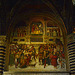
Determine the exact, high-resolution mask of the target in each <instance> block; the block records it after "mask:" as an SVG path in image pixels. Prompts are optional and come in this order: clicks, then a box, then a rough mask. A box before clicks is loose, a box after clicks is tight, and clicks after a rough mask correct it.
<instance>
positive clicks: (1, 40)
mask: <svg viewBox="0 0 75 75" xmlns="http://www.w3.org/2000/svg"><path fill="white" fill-rule="evenodd" d="M5 41H6V36H0V75H2V74H3V70H4V61H5V51H6V44H5Z"/></svg>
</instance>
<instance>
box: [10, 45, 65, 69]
mask: <svg viewBox="0 0 75 75" xmlns="http://www.w3.org/2000/svg"><path fill="white" fill-rule="evenodd" d="M36 51H38V52H36ZM37 59H38V60H39V61H38V62H37ZM9 61H10V62H9V65H10V66H13V65H14V64H15V68H17V67H20V68H25V67H27V66H34V67H35V65H36V64H37V63H38V64H39V65H43V66H44V68H45V67H46V65H53V66H54V67H55V68H57V65H60V66H61V68H64V64H65V57H64V50H63V46H59V45H56V44H42V45H40V46H39V48H38V50H36V48H35V47H34V45H26V44H11V45H10V59H9ZM32 62H35V63H34V64H31V63H32Z"/></svg>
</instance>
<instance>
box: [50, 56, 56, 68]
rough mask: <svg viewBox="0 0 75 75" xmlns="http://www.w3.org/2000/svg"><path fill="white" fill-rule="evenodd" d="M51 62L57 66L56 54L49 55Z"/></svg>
mask: <svg viewBox="0 0 75 75" xmlns="http://www.w3.org/2000/svg"><path fill="white" fill-rule="evenodd" d="M50 58H51V64H52V65H53V66H54V67H56V66H57V55H52V56H51V57H50Z"/></svg>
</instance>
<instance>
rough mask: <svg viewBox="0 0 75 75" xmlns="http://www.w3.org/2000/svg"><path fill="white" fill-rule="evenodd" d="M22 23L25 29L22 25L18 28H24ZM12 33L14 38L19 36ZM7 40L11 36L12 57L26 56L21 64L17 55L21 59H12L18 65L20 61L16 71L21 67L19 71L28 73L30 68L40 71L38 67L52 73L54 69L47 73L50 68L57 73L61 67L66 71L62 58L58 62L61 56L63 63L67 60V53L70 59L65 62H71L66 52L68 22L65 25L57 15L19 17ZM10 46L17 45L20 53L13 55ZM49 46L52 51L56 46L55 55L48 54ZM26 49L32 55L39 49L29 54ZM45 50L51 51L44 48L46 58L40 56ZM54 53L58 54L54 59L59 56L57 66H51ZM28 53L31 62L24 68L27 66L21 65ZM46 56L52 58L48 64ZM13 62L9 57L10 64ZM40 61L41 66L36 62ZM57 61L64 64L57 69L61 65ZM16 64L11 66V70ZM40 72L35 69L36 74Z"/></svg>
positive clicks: (25, 15)
mask: <svg viewBox="0 0 75 75" xmlns="http://www.w3.org/2000/svg"><path fill="white" fill-rule="evenodd" d="M19 17H20V18H19ZM19 21H21V25H18V24H20V23H19ZM22 23H23V25H22ZM26 27H27V28H26ZM15 30H16V31H15ZM20 30H21V31H20ZM24 30H26V31H24ZM17 31H18V32H17ZM26 32H27V33H26ZM11 33H13V34H14V33H17V34H14V35H11ZM7 36H8V43H9V45H8V48H9V49H8V53H10V57H11V56H12V55H11V54H15V53H19V52H21V51H22V54H23V56H21V57H20V61H18V60H19V59H18V55H17V57H16V56H15V57H14V56H12V57H13V60H15V61H13V63H14V62H16V60H17V62H16V63H17V64H16V63H15V67H14V69H15V68H16V67H18V66H19V68H22V67H24V69H27V67H28V66H29V67H30V66H35V67H34V68H36V69H37V68H38V67H36V65H39V66H40V64H41V67H42V66H43V71H51V69H49V70H48V69H47V70H44V68H47V67H49V68H51V67H54V68H53V69H54V70H53V71H56V70H57V71H58V70H59V69H58V68H57V67H58V66H60V67H61V69H62V68H63V69H64V67H62V63H63V62H62V61H60V62H59V58H58V57H59V56H62V55H63V57H61V58H62V59H61V60H63V58H64V54H63V52H65V57H66V58H65V59H66V60H68V59H67V58H68V57H67V54H66V52H67V50H66V28H65V25H64V22H63V21H62V19H61V17H60V16H57V15H56V14H54V13H53V14H52V13H48V12H42V13H33V12H32V11H31V12H30V13H22V14H17V15H15V16H14V17H13V18H12V21H11V23H10V28H9V31H8V35H7ZM44 44H45V45H44ZM10 45H13V46H15V45H17V46H18V49H17V50H16V51H15V50H14V51H12V50H10ZM57 45H58V46H60V47H59V48H60V49H61V50H56V47H57ZM20 46H21V47H20ZM47 46H50V47H52V46H53V51H52V52H50V51H48V48H49V47H47ZM22 47H23V48H22ZM24 47H25V48H28V47H29V48H28V49H27V51H30V49H31V48H33V47H34V48H35V50H32V51H33V52H32V51H30V52H29V54H28V52H27V51H25V50H24ZM30 47H31V48H30ZM41 47H47V50H45V48H43V51H42V52H43V54H42V56H40V55H41V52H40V51H41V50H40V48H41ZM63 47H64V50H65V51H64V50H63ZM38 48H39V49H38ZM51 50H52V48H51ZM54 51H55V53H54V55H56V60H55V62H56V63H54V64H53V63H51V61H52V59H51V56H50V55H52V54H53V52H54ZM11 52H12V53H11ZM24 53H27V55H25V60H28V62H26V63H24V65H23V63H21V58H24ZM30 53H31V55H30ZM47 53H48V54H47ZM39 54H40V55H39ZM45 54H47V55H49V56H48V60H45V58H44V55H45ZM59 54H61V55H59ZM15 55H16V54H15ZM57 55H58V56H57ZM28 56H30V60H29V59H27V57H28ZM31 57H33V58H31ZM16 58H17V59H16ZM37 58H38V59H37ZM35 59H36V60H35ZM40 59H41V60H40ZM57 59H58V60H57ZM38 60H39V61H38ZM9 61H10V58H9V54H8V63H9ZM29 61H31V62H29ZM33 61H34V64H30V63H32V62H33ZM36 61H38V62H36ZM47 61H50V62H47ZM57 61H58V63H59V64H60V65H58V66H57V64H58V63H57ZM64 61H65V60H64ZM23 62H25V61H24V60H23ZM61 62H62V63H61ZM8 63H7V65H9V64H8ZM13 63H11V64H10V66H11V65H12V64H13ZM36 63H38V64H36ZM39 63H40V64H39ZM67 63H68V62H67ZM20 64H21V65H22V66H21V65H20ZM55 64H56V65H55ZM48 65H49V66H48ZM67 67H68V64H67ZM31 69H32V68H31ZM31 69H30V70H31ZM36 69H34V71H37V70H38V69H37V70H36ZM20 70H21V69H20ZM41 70H42V69H41ZM64 70H65V71H66V69H64ZM64 70H63V71H64ZM21 71H22V70H21ZM25 71H28V70H25ZM31 71H32V70H31ZM60 71H61V70H60Z"/></svg>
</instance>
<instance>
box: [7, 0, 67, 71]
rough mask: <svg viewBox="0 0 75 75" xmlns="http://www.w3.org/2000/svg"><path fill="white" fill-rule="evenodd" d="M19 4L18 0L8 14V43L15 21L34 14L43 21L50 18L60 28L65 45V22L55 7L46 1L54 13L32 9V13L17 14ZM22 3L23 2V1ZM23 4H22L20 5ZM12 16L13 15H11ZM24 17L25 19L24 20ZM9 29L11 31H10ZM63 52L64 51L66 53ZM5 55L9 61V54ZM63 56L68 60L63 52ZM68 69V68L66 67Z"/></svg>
mask: <svg viewBox="0 0 75 75" xmlns="http://www.w3.org/2000/svg"><path fill="white" fill-rule="evenodd" d="M42 1H44V0H42ZM44 2H45V1H44ZM19 4H20V2H19V3H18V4H17V5H16V6H15V7H14V8H13V10H12V11H11V15H10V17H11V20H10V26H9V30H8V32H7V40H8V41H7V42H8V44H10V43H9V42H10V40H9V39H10V33H11V31H12V30H13V29H14V27H15V25H16V24H17V22H18V21H21V20H22V21H24V22H25V20H26V21H27V20H29V18H30V17H36V16H38V17H42V18H44V21H46V20H47V19H49V20H51V21H52V22H53V24H57V25H58V26H59V27H60V28H61V30H62V32H63V39H64V46H65V44H66V34H67V30H66V28H65V24H64V22H63V20H62V18H61V17H60V15H59V14H58V13H57V11H56V9H55V8H54V7H53V5H52V4H51V3H50V5H49V3H46V4H47V6H48V7H50V8H51V10H52V11H53V12H54V13H50V12H42V13H36V12H35V13H34V12H33V11H32V12H30V13H32V14H30V13H27V14H25V13H22V14H18V13H17V15H16V7H21V6H19ZM23 4H24V3H23ZM22 6H23V5H22ZM12 16H13V17H12ZM18 16H19V17H20V19H19V17H18ZM24 19H25V20H24ZM10 30H11V31H10ZM7 49H8V50H7V52H9V45H8V48H7ZM65 50H66V52H67V49H66V46H65ZM66 52H65V53H66ZM6 55H7V58H8V59H6V60H8V61H9V56H8V55H9V54H8V53H7V54H6ZM65 56H66V61H67V60H68V56H67V55H66V54H65ZM67 63H68V62H67ZM8 64H9V62H7V63H6V65H7V66H6V67H8ZM67 68H68V64H67ZM67 70H68V69H67Z"/></svg>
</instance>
